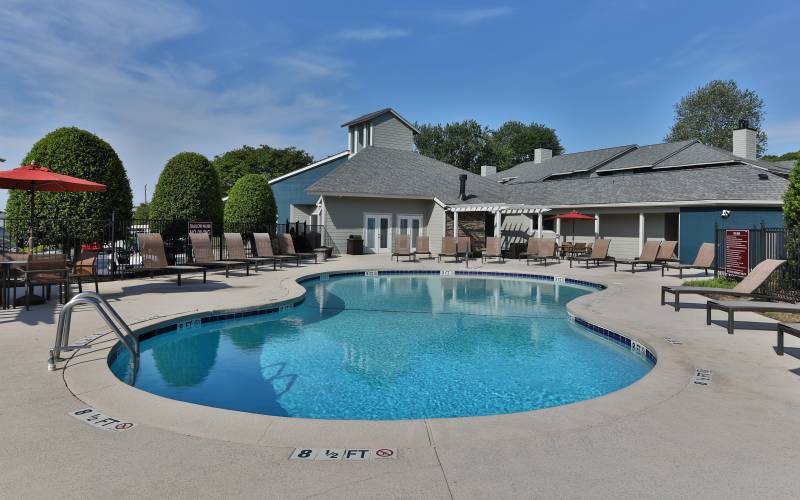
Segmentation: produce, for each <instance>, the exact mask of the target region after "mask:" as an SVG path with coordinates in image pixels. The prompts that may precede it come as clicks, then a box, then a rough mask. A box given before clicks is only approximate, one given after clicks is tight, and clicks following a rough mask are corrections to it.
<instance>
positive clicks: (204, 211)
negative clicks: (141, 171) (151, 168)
mask: <svg viewBox="0 0 800 500" xmlns="http://www.w3.org/2000/svg"><path fill="white" fill-rule="evenodd" d="M150 217H151V218H152V219H167V220H176V219H177V220H197V221H212V222H214V224H215V225H217V226H218V225H219V224H221V223H222V194H221V193H220V188H219V177H217V172H216V170H214V167H212V166H211V162H209V161H208V158H206V157H205V156H203V155H201V154H199V153H178V154H177V155H175V156H173V157H172V158H171V159H170V160H169V161H168V162H167V164H166V165H165V166H164V170H162V171H161V175H160V176H159V177H158V183H157V184H156V189H155V192H154V193H153V199H152V200H151V201H150Z"/></svg>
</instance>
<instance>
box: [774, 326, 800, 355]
mask: <svg viewBox="0 0 800 500" xmlns="http://www.w3.org/2000/svg"><path fill="white" fill-rule="evenodd" d="M784 333H788V334H789V335H793V336H795V337H800V323H778V349H777V351H778V356H783V334H784Z"/></svg>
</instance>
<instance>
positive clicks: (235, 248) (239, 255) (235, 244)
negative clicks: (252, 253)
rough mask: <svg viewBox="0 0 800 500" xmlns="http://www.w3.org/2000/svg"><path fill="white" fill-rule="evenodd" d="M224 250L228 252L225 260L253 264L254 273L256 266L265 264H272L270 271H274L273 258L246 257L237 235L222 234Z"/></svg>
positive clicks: (274, 260)
mask: <svg viewBox="0 0 800 500" xmlns="http://www.w3.org/2000/svg"><path fill="white" fill-rule="evenodd" d="M224 236H225V248H226V249H227V250H228V255H227V258H228V259H231V260H234V261H247V262H250V263H252V264H253V266H254V267H255V271H256V272H258V265H259V264H263V263H265V262H272V270H273V271H274V270H276V269H277V267H276V265H277V260H276V259H275V258H274V257H248V256H247V253H246V252H245V251H244V241H242V235H241V234H239V233H224Z"/></svg>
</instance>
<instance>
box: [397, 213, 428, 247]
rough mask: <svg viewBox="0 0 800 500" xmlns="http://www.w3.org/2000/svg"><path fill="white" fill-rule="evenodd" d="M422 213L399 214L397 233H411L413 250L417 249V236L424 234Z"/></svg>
mask: <svg viewBox="0 0 800 500" xmlns="http://www.w3.org/2000/svg"><path fill="white" fill-rule="evenodd" d="M422 221H423V218H422V214H398V215H397V234H408V235H411V250H416V249H417V237H418V236H422V234H423V225H422Z"/></svg>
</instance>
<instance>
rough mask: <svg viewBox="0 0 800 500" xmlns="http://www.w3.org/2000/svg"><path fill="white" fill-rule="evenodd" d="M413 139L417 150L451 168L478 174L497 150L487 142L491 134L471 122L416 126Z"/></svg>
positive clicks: (489, 141) (484, 128)
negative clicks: (416, 129) (417, 131)
mask: <svg viewBox="0 0 800 500" xmlns="http://www.w3.org/2000/svg"><path fill="white" fill-rule="evenodd" d="M416 127H417V128H418V129H419V134H417V136H416V137H414V143H415V144H416V146H417V150H418V151H419V152H420V153H421V154H423V155H425V156H430V157H431V158H435V159H437V160H439V161H443V162H445V163H449V164H450V165H453V166H455V167H458V168H461V169H464V170H469V171H470V172H475V173H480V167H481V165H493V164H494V163H495V158H496V156H497V153H498V152H497V151H496V150H495V149H494V148H493V144H492V142H491V131H490V130H489V129H488V128H487V127H484V126H482V125H481V124H480V123H478V122H477V121H475V120H465V121H463V122H456V123H447V124H445V125H441V124H437V125H419V124H417V125H416Z"/></svg>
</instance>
